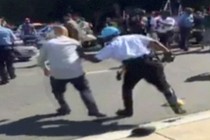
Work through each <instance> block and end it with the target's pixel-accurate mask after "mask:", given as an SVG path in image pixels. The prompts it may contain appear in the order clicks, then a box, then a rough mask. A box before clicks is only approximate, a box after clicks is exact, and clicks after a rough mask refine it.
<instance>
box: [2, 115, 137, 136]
mask: <svg viewBox="0 0 210 140" xmlns="http://www.w3.org/2000/svg"><path fill="white" fill-rule="evenodd" d="M52 117H55V114H46V115H36V116H32V117H28V118H24V119H20V120H18V121H16V122H12V123H8V124H3V125H0V134H3V135H8V136H18V135H28V136H52V137H56V136H78V137H84V136H88V135H96V134H102V133H105V132H109V131H115V130H125V129H131V128H133V127H134V125H118V124H117V123H116V122H115V123H113V124H107V125H103V124H102V122H103V120H101V121H98V122H96V121H91V120H90V121H89V120H85V121H70V120H62V119H60V118H59V119H58V120H52V119H51V118H52ZM43 119H44V120H43ZM46 119H48V120H46ZM115 119H117V117H114V118H113V120H115ZM108 120H112V118H109V119H108ZM104 121H106V120H104Z"/></svg>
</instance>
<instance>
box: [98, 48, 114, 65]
mask: <svg viewBox="0 0 210 140" xmlns="http://www.w3.org/2000/svg"><path fill="white" fill-rule="evenodd" d="M113 51H114V49H113V46H112V45H111V44H110V45H108V46H105V47H104V48H103V49H102V50H100V51H99V52H98V54H97V55H96V56H95V57H96V58H97V59H99V60H101V61H103V60H106V59H109V58H111V57H112V56H113Z"/></svg>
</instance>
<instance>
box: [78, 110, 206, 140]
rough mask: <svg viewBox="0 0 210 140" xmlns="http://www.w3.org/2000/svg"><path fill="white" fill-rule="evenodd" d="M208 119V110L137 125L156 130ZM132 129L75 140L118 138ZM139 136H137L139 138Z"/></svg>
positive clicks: (129, 132)
mask: <svg viewBox="0 0 210 140" xmlns="http://www.w3.org/2000/svg"><path fill="white" fill-rule="evenodd" d="M207 119H210V111H204V112H199V113H195V114H190V115H186V116H180V117H174V118H170V119H166V120H162V121H158V122H151V123H148V124H144V125H139V127H147V126H152V127H155V128H156V130H161V129H167V128H170V127H175V126H179V125H184V124H188V123H193V122H198V121H202V120H207ZM131 131H132V130H123V131H115V132H108V133H104V134H101V135H94V136H87V137H83V138H79V139H77V140H120V139H123V138H126V137H128V136H129V135H130V134H131ZM140 139H141V138H139V140H140Z"/></svg>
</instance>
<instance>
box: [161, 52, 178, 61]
mask: <svg viewBox="0 0 210 140" xmlns="http://www.w3.org/2000/svg"><path fill="white" fill-rule="evenodd" d="M174 60H175V56H174V55H173V54H172V52H166V53H164V56H163V58H162V62H169V63H170V62H173V61H174Z"/></svg>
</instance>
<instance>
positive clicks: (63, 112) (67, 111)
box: [56, 108, 71, 116]
mask: <svg viewBox="0 0 210 140" xmlns="http://www.w3.org/2000/svg"><path fill="white" fill-rule="evenodd" d="M70 112H71V110H70V109H69V108H59V109H57V113H56V115H59V116H64V115H68V114H70Z"/></svg>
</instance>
